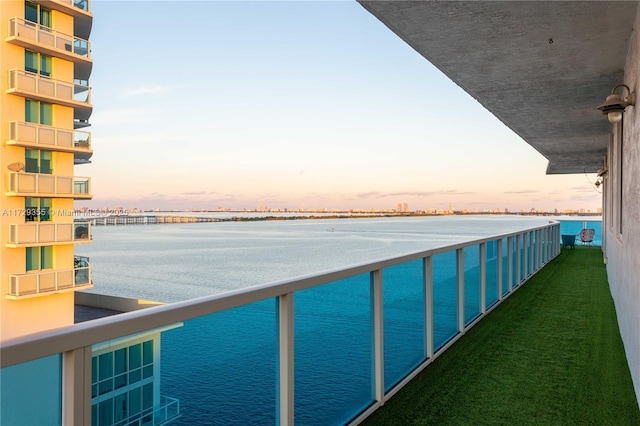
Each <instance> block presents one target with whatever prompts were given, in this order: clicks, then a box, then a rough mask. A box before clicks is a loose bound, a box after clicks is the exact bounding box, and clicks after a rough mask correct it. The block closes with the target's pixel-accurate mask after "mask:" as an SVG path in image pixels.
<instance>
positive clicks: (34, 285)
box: [5, 261, 93, 300]
mask: <svg viewBox="0 0 640 426" xmlns="http://www.w3.org/2000/svg"><path fill="white" fill-rule="evenodd" d="M78 263H79V266H77V267H75V268H73V269H64V270H42V271H32V272H28V273H26V274H20V275H9V283H10V287H9V294H7V295H5V297H6V298H7V299H11V300H18V299H27V298H32V297H38V296H43V295H47V294H53V293H63V292H68V291H78V290H86V289H89V288H92V287H93V284H92V282H91V266H90V265H89V264H88V262H86V261H81V262H76V264H78Z"/></svg>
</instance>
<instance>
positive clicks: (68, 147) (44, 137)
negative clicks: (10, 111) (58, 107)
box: [6, 121, 93, 164]
mask: <svg viewBox="0 0 640 426" xmlns="http://www.w3.org/2000/svg"><path fill="white" fill-rule="evenodd" d="M6 144H7V145H15V146H22V147H25V148H34V149H47V150H51V151H60V152H73V153H74V154H75V162H76V164H80V163H86V162H88V160H89V159H90V158H91V155H92V154H93V150H92V149H91V133H89V132H81V131H77V130H67V129H60V128H57V127H51V126H46V125H44V124H36V123H25V122H20V121H11V122H10V123H9V139H8V140H7V141H6Z"/></svg>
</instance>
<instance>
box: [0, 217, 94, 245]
mask: <svg viewBox="0 0 640 426" xmlns="http://www.w3.org/2000/svg"><path fill="white" fill-rule="evenodd" d="M91 241H92V239H91V223H89V222H76V223H52V222H31V223H24V224H11V225H10V227H9V242H8V243H7V246H8V247H32V246H46V245H57V244H76V243H88V242H91Z"/></svg>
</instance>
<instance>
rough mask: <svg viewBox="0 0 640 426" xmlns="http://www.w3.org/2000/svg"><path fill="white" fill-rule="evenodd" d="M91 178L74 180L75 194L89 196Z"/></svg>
mask: <svg viewBox="0 0 640 426" xmlns="http://www.w3.org/2000/svg"><path fill="white" fill-rule="evenodd" d="M89 182H90V180H89V178H74V179H73V193H74V194H89Z"/></svg>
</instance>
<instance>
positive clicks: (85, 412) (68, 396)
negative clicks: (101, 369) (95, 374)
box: [62, 346, 91, 425]
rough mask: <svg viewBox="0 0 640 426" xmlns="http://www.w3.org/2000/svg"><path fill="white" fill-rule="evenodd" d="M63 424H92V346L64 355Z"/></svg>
mask: <svg viewBox="0 0 640 426" xmlns="http://www.w3.org/2000/svg"><path fill="white" fill-rule="evenodd" d="M62 424H63V425H90V424H91V346H85V347H82V348H78V349H75V350H72V351H68V352H63V353H62Z"/></svg>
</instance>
